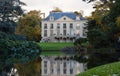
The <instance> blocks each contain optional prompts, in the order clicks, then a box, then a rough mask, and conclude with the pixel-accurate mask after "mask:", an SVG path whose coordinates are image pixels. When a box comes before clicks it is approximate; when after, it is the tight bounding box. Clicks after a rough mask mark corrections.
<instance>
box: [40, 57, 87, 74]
mask: <svg viewBox="0 0 120 76" xmlns="http://www.w3.org/2000/svg"><path fill="white" fill-rule="evenodd" d="M41 58H42V61H41V76H76V75H77V74H79V73H81V72H84V71H85V70H86V69H87V67H86V65H84V64H83V63H78V62H77V61H75V60H72V59H71V56H41Z"/></svg>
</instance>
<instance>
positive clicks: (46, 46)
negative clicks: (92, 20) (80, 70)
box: [38, 42, 74, 51]
mask: <svg viewBox="0 0 120 76" xmlns="http://www.w3.org/2000/svg"><path fill="white" fill-rule="evenodd" d="M38 45H40V47H41V49H42V51H59V50H60V49H62V48H64V47H66V46H73V45H74V44H73V43H72V42H69V43H65V42H63V43H59V42H56V43H50V42H48V43H38Z"/></svg>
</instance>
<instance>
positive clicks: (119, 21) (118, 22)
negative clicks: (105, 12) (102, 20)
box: [116, 16, 120, 28]
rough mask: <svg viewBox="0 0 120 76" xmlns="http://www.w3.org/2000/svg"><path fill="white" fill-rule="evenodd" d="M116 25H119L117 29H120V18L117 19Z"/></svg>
mask: <svg viewBox="0 0 120 76" xmlns="http://www.w3.org/2000/svg"><path fill="white" fill-rule="evenodd" d="M116 24H117V27H118V28H120V16H119V17H117V19H116Z"/></svg>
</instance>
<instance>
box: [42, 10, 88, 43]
mask: <svg viewBox="0 0 120 76" xmlns="http://www.w3.org/2000/svg"><path fill="white" fill-rule="evenodd" d="M86 21H87V20H86V19H85V18H83V17H81V16H79V15H77V14H75V13H73V12H51V13H50V14H49V16H47V17H46V18H45V19H44V20H43V21H42V29H41V30H42V40H41V41H42V42H73V41H74V40H75V39H76V38H79V37H82V38H86V36H87V35H86V26H85V23H86Z"/></svg>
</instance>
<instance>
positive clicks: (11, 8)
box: [0, 0, 25, 33]
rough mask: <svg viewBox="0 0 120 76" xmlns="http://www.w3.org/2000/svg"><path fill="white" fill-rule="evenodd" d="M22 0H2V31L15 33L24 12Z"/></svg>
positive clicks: (0, 22)
mask: <svg viewBox="0 0 120 76" xmlns="http://www.w3.org/2000/svg"><path fill="white" fill-rule="evenodd" d="M21 5H25V3H23V2H21V1H20V0H0V31H3V32H9V33H14V31H15V27H16V25H17V24H16V21H17V20H18V18H19V16H21V15H22V14H23V10H22V9H21Z"/></svg>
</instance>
